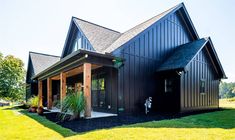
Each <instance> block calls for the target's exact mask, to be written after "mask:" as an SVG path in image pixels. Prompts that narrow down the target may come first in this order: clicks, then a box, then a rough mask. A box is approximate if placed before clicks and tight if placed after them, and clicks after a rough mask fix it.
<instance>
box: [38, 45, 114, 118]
mask: <svg viewBox="0 0 235 140" xmlns="http://www.w3.org/2000/svg"><path fill="white" fill-rule="evenodd" d="M114 62H115V57H113V56H111V55H108V54H99V53H95V52H90V51H85V50H78V51H77V52H74V53H73V54H72V55H71V56H68V57H65V58H63V59H61V60H60V61H59V62H58V63H56V64H54V65H52V66H51V67H49V68H48V69H46V70H44V71H43V72H41V73H39V74H38V75H37V76H36V77H35V78H37V79H38V97H39V106H44V107H47V109H48V110H51V111H55V110H57V111H59V110H61V106H60V108H57V109H56V108H55V107H54V104H55V102H60V105H62V104H61V102H62V100H63V99H64V98H65V97H66V93H67V90H68V89H71V90H74V91H76V90H78V89H79V90H82V91H83V93H84V96H85V102H86V105H85V110H84V117H85V118H95V117H102V116H103V117H105V116H109V115H111V116H113V115H115V114H116V113H117V112H116V111H117V102H116V100H117V98H116V97H117V82H116V80H117V69H116V68H115V67H114ZM103 75H104V76H103ZM97 85H98V86H97ZM115 98H116V99H115Z"/></svg>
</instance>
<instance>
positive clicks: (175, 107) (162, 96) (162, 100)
mask: <svg viewBox="0 0 235 140" xmlns="http://www.w3.org/2000/svg"><path fill="white" fill-rule="evenodd" d="M158 80H159V81H158V85H157V86H158V90H157V92H156V108H157V110H159V111H163V112H178V111H179V108H180V77H179V76H178V75H176V74H165V75H163V74H162V75H160V76H159V79H158Z"/></svg>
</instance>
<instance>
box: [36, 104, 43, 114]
mask: <svg viewBox="0 0 235 140" xmlns="http://www.w3.org/2000/svg"><path fill="white" fill-rule="evenodd" d="M37 112H38V115H43V107H42V106H39V107H38V110H37Z"/></svg>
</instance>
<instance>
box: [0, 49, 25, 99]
mask: <svg viewBox="0 0 235 140" xmlns="http://www.w3.org/2000/svg"><path fill="white" fill-rule="evenodd" d="M24 97H25V70H24V63H23V61H22V60H20V59H18V58H15V57H14V56H12V55H8V56H6V57H3V55H2V53H0V98H4V99H7V100H11V101H17V100H23V99H24Z"/></svg>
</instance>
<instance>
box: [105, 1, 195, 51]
mask: <svg viewBox="0 0 235 140" xmlns="http://www.w3.org/2000/svg"><path fill="white" fill-rule="evenodd" d="M179 9H182V11H183V14H184V15H185V17H187V21H186V22H187V23H189V26H190V29H192V30H193V34H194V37H195V39H198V38H199V36H198V34H197V32H196V30H195V28H194V26H193V24H192V21H191V19H190V17H189V15H188V12H187V10H186V8H185V6H184V4H183V3H180V4H179V5H176V6H174V7H172V8H170V9H168V10H167V11H165V12H163V13H161V14H159V15H157V16H155V17H153V18H150V19H149V20H147V21H145V22H143V23H141V24H139V25H137V26H135V27H134V28H131V29H130V30H128V31H126V32H124V33H123V34H122V35H121V36H120V37H119V38H118V39H117V40H116V41H115V42H113V43H112V45H110V47H108V48H107V49H105V50H104V51H103V53H105V52H108V53H110V52H112V51H114V50H115V49H117V48H119V47H120V46H122V45H123V44H125V43H126V42H128V41H129V40H130V39H132V38H134V37H135V36H137V35H138V34H140V33H141V32H143V31H144V30H146V29H147V28H148V27H150V26H151V25H153V24H154V23H156V22H158V21H160V19H162V18H164V17H166V16H167V15H169V14H171V13H173V12H175V11H177V10H179Z"/></svg>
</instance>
